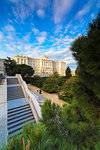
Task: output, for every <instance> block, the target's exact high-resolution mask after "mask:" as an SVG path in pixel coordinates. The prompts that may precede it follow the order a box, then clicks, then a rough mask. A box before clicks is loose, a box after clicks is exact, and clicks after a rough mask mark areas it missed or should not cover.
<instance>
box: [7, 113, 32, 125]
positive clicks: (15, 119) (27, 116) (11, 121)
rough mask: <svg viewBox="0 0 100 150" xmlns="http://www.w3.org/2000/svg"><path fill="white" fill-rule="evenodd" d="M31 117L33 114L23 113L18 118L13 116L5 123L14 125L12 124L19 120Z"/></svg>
mask: <svg viewBox="0 0 100 150" xmlns="http://www.w3.org/2000/svg"><path fill="white" fill-rule="evenodd" d="M31 117H32V118H33V114H32V113H30V114H28V115H23V116H21V117H19V118H14V119H13V120H9V121H8V123H7V125H8V127H9V126H10V125H14V124H16V123H18V122H20V121H22V120H25V119H27V118H31Z"/></svg>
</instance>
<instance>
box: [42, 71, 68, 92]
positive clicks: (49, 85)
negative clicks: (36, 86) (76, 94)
mask: <svg viewBox="0 0 100 150" xmlns="http://www.w3.org/2000/svg"><path fill="white" fill-rule="evenodd" d="M65 81H66V77H61V76H59V74H58V73H57V72H55V73H54V74H53V75H51V76H49V77H48V78H47V79H46V80H45V82H44V84H43V87H42V89H43V90H44V91H46V92H48V93H58V92H59V91H60V89H61V88H62V85H63V84H64V82H65Z"/></svg>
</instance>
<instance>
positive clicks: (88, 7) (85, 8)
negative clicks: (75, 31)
mask: <svg viewBox="0 0 100 150" xmlns="http://www.w3.org/2000/svg"><path fill="white" fill-rule="evenodd" d="M92 2H93V1H92V0H89V2H88V3H87V4H85V5H84V7H83V8H82V9H81V10H80V11H79V12H78V13H77V14H76V18H77V17H82V16H84V15H85V14H86V13H88V12H89V11H90V8H91V6H92Z"/></svg>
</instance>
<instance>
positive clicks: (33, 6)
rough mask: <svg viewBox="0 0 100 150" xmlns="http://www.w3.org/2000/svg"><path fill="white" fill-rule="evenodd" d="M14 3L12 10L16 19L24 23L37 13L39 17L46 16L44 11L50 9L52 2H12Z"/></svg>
mask: <svg viewBox="0 0 100 150" xmlns="http://www.w3.org/2000/svg"><path fill="white" fill-rule="evenodd" d="M10 2H12V3H13V6H12V10H13V14H14V16H15V17H16V19H17V20H18V19H20V20H21V21H22V22H23V21H24V20H25V19H26V18H28V17H29V16H31V17H32V16H33V12H34V11H36V12H37V14H38V16H39V17H44V16H45V11H44V9H45V8H46V7H48V5H49V3H50V0H24V1H21V0H10Z"/></svg>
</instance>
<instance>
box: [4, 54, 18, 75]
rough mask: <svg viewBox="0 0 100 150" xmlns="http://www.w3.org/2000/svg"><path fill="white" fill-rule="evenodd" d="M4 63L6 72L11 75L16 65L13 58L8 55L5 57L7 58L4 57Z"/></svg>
mask: <svg viewBox="0 0 100 150" xmlns="http://www.w3.org/2000/svg"><path fill="white" fill-rule="evenodd" d="M4 64H5V70H6V74H7V75H9V76H11V75H13V69H14V67H15V66H16V65H17V64H16V61H15V60H14V59H11V58H10V57H7V59H5V61H4Z"/></svg>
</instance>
